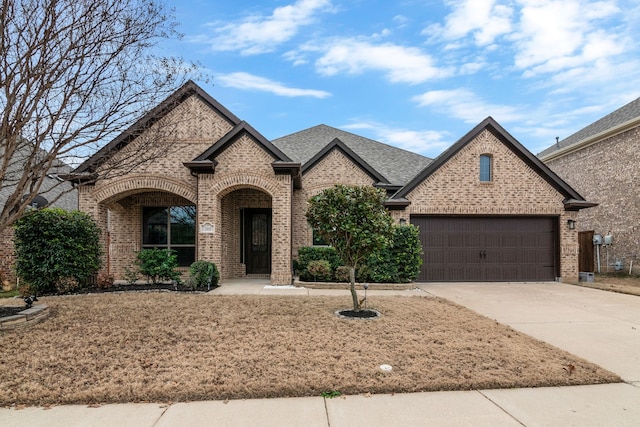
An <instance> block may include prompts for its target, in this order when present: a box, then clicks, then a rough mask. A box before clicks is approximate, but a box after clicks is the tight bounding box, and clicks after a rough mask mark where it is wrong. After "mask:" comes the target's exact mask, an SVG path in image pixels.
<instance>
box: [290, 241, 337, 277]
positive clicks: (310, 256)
mask: <svg viewBox="0 0 640 427" xmlns="http://www.w3.org/2000/svg"><path fill="white" fill-rule="evenodd" d="M320 260H324V261H327V262H328V263H329V268H330V270H331V277H330V278H329V280H330V279H331V278H332V277H333V272H334V271H335V270H336V269H337V268H338V267H340V266H341V265H342V260H341V259H340V257H339V256H338V254H337V253H336V250H335V249H334V248H332V247H328V246H304V247H301V248H300V249H298V262H297V271H298V274H299V275H300V280H303V281H311V280H315V279H314V278H313V275H311V274H310V273H309V271H308V265H309V263H310V262H312V261H320Z"/></svg>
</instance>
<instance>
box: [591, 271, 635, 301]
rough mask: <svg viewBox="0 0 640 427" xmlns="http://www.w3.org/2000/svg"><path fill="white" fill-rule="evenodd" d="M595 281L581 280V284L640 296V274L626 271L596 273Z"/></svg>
mask: <svg viewBox="0 0 640 427" xmlns="http://www.w3.org/2000/svg"><path fill="white" fill-rule="evenodd" d="M594 278H595V281H593V282H580V283H579V285H580V286H584V287H588V288H595V289H602V290H604V291H612V292H619V293H623V294H629V295H637V296H640V276H637V275H635V274H634V275H628V274H626V273H625V272H616V273H596V274H595V276H594Z"/></svg>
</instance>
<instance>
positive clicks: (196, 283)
mask: <svg viewBox="0 0 640 427" xmlns="http://www.w3.org/2000/svg"><path fill="white" fill-rule="evenodd" d="M219 279H220V273H219V272H218V268H217V267H216V265H215V264H214V263H212V262H209V261H196V262H194V263H193V264H191V266H190V267H189V279H188V281H187V284H188V286H189V287H190V288H191V289H193V290H195V289H198V288H200V289H201V288H208V287H209V286H211V287H215V286H217V285H218V280H219Z"/></svg>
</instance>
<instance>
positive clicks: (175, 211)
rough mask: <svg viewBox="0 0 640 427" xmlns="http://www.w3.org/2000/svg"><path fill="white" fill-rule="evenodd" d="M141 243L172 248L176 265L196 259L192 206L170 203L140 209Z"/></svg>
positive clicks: (189, 263)
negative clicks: (176, 259)
mask: <svg viewBox="0 0 640 427" xmlns="http://www.w3.org/2000/svg"><path fill="white" fill-rule="evenodd" d="M142 227H143V231H142V247H143V248H145V249H151V248H159V249H172V250H174V251H175V253H176V255H177V256H178V265H179V266H180V267H188V266H189V265H191V264H192V263H193V262H194V261H195V260H196V207H195V206H170V207H153V208H151V207H148V208H143V209H142Z"/></svg>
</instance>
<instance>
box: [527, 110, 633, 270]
mask: <svg viewBox="0 0 640 427" xmlns="http://www.w3.org/2000/svg"><path fill="white" fill-rule="evenodd" d="M538 157H539V158H540V160H542V161H543V162H544V163H545V164H547V166H549V167H550V168H551V169H552V170H553V171H554V172H555V173H557V174H558V175H559V176H561V177H562V178H563V179H565V180H567V181H569V182H571V184H572V185H573V186H575V188H576V189H577V190H578V191H579V192H580V193H581V194H583V195H584V196H585V197H587V198H588V199H589V200H591V201H593V202H596V203H598V206H597V207H595V208H593V209H587V210H585V211H582V212H580V215H579V216H578V222H577V227H576V228H577V229H578V230H579V231H580V232H581V233H580V237H581V245H580V246H581V252H583V257H581V269H582V270H583V271H594V267H595V268H596V269H597V251H594V250H593V243H592V237H593V235H594V234H595V235H597V234H599V235H600V236H602V237H604V236H606V235H610V236H612V237H613V244H611V245H607V246H601V247H600V268H601V271H603V272H604V271H606V270H609V271H615V269H616V266H617V268H618V269H624V270H625V271H629V268H630V267H631V265H632V264H633V265H636V264H638V255H639V253H640V168H639V167H638V165H639V164H640V98H638V99H636V100H634V101H632V102H630V103H628V104H627V105H624V106H623V107H621V108H619V109H617V110H616V111H614V112H612V113H611V114H608V115H606V116H605V117H603V118H601V119H599V120H597V121H596V122H594V123H592V124H590V125H589V126H587V127H585V128H584V129H581V130H579V131H578V132H576V133H574V134H573V135H571V136H569V137H568V138H565V139H563V140H562V141H559V142H558V143H557V144H554V145H553V146H551V147H549V148H547V149H546V150H544V151H543V152H541V153H539V154H538ZM607 258H608V260H609V261H608V265H607ZM634 270H635V271H636V272H638V271H640V270H638V269H636V268H634Z"/></svg>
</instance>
